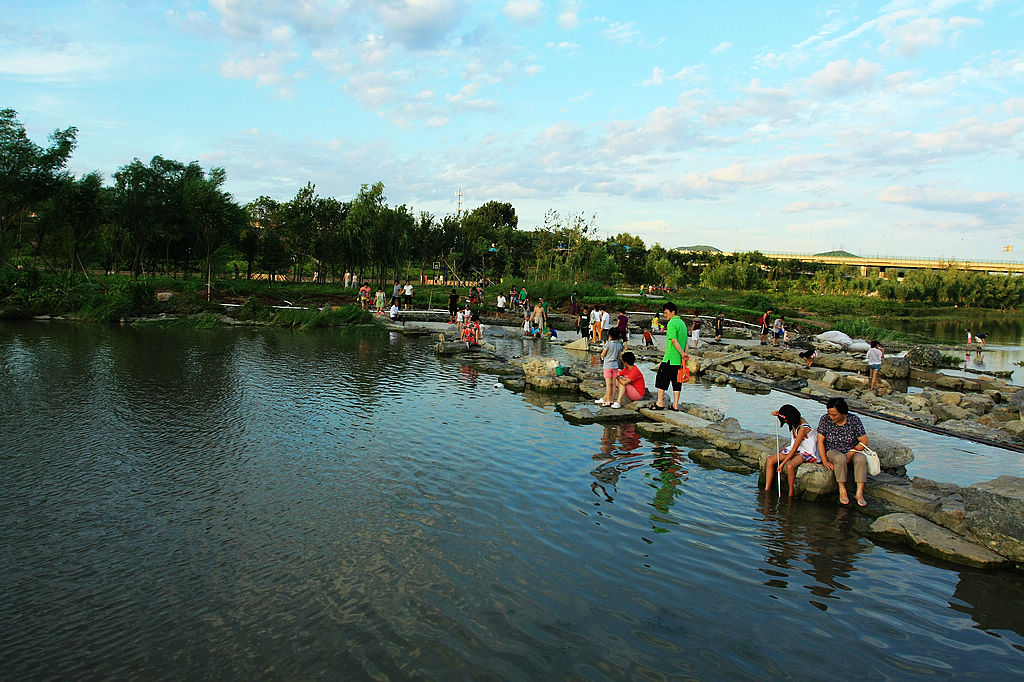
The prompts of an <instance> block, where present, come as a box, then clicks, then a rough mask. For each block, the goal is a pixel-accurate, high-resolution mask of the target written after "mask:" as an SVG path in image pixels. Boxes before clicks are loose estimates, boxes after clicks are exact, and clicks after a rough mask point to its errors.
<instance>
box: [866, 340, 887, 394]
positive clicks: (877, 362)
mask: <svg viewBox="0 0 1024 682" xmlns="http://www.w3.org/2000/svg"><path fill="white" fill-rule="evenodd" d="M884 357H885V349H884V348H882V347H881V346H879V345H878V341H872V342H871V348H868V352H867V353H866V354H865V356H864V360H865V361H866V362H867V363H868V372H869V373H870V374H871V390H872V391H873V390H875V382H877V381H878V373H879V371H881V369H882V358H884Z"/></svg>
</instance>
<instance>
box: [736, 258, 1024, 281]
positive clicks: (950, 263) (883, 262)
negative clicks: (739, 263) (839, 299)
mask: <svg viewBox="0 0 1024 682" xmlns="http://www.w3.org/2000/svg"><path fill="white" fill-rule="evenodd" d="M726 255H732V254H726ZM763 255H764V257H765V258H773V259H776V260H797V261H802V262H804V263H825V264H827V265H853V266H857V267H860V268H865V269H866V268H879V269H880V270H881V271H882V274H883V276H884V274H885V271H886V270H948V269H955V270H973V271H976V272H1006V273H1014V274H1024V262H1021V261H1011V260H1004V261H979V260H954V259H951V258H898V257H895V256H853V257H851V256H816V255H814V254H812V253H764V254H763Z"/></svg>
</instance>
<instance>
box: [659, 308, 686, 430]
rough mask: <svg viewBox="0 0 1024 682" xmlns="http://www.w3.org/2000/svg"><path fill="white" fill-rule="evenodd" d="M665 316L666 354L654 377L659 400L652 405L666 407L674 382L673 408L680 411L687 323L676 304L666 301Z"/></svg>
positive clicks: (661, 408) (660, 407)
mask: <svg viewBox="0 0 1024 682" xmlns="http://www.w3.org/2000/svg"><path fill="white" fill-rule="evenodd" d="M662 314H663V315H664V316H665V320H666V327H665V356H664V357H663V358H662V359H661V365H659V366H658V374H657V375H656V376H655V378H654V387H655V388H657V389H658V400H657V401H656V402H655V403H654V405H652V406H651V409H652V410H664V409H665V391H666V390H668V386H669V384H672V393H673V397H674V400H673V402H672V409H673V410H674V411H676V412H678V411H679V394H680V393H681V392H682V390H683V384H682V382H680V381H679V367H680V366H681V365H682V364H683V355H684V354H685V352H686V340H687V339H686V325H685V324H683V320H682V319H681V318H680V317H679V316H678V315H676V304H675V303H673V302H672V301H666V302H665V306H664V308H663V309H662Z"/></svg>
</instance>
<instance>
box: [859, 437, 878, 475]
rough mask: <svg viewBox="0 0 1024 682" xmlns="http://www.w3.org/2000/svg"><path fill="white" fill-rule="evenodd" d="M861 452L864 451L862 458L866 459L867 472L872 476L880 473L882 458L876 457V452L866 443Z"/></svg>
mask: <svg viewBox="0 0 1024 682" xmlns="http://www.w3.org/2000/svg"><path fill="white" fill-rule="evenodd" d="M861 452H863V453H864V459H866V460H867V461H868V473H869V474H870V475H872V476H877V475H878V474H880V473H882V460H880V459H878V453H877V452H875V451H874V450H872V449H871V448H869V447H868V446H866V445H865V446H864V449H863V450H861Z"/></svg>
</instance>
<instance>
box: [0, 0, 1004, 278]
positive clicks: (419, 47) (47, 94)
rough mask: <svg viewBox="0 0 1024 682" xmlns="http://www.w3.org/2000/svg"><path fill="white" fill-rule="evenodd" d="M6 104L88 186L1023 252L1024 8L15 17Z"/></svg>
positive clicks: (1, 45)
mask: <svg viewBox="0 0 1024 682" xmlns="http://www.w3.org/2000/svg"><path fill="white" fill-rule="evenodd" d="M0 10H2V11H0V17H2V18H0V36H2V37H0V91H2V93H3V96H2V97H0V106H3V107H11V108H14V109H16V110H17V111H18V113H19V115H20V118H21V120H22V122H23V123H24V124H25V125H26V127H27V128H28V131H29V133H30V135H32V136H33V137H34V138H36V139H39V140H42V139H43V138H45V136H46V134H47V133H48V132H50V131H52V130H53V129H54V128H57V127H65V126H67V125H75V126H77V127H78V128H79V129H80V134H79V148H78V150H77V152H76V153H75V157H74V160H73V164H72V169H73V171H74V172H76V173H82V172H88V171H91V170H99V171H101V172H103V173H105V174H106V175H107V177H108V178H109V176H110V175H111V174H112V173H113V172H114V170H116V169H117V167H119V166H121V165H123V164H125V163H127V162H129V161H131V159H132V158H134V157H139V158H141V159H143V160H144V161H148V159H149V158H150V157H152V156H153V155H154V154H162V155H164V156H167V157H170V158H174V159H178V160H180V161H185V162H187V161H191V160H196V159H197V160H199V161H200V162H201V163H202V164H203V165H204V166H206V167H211V166H223V167H224V168H226V169H227V173H228V187H229V189H230V191H232V192H233V193H234V195H235V196H236V198H238V199H239V200H240V201H243V202H245V201H248V200H250V199H253V198H255V197H256V196H259V195H260V194H268V195H270V196H273V197H275V198H277V199H282V200H284V199H288V198H290V197H291V196H293V195H294V194H295V192H296V191H297V190H298V189H299V188H300V187H301V186H303V185H304V184H305V183H306V182H307V181H311V182H313V183H314V184H316V186H317V191H318V192H319V193H320V194H322V195H329V196H335V197H338V198H341V199H346V198H350V197H351V196H353V195H354V194H355V193H356V192H357V191H358V190H359V186H360V184H362V183H373V182H376V181H378V180H381V181H383V182H384V184H385V187H386V194H387V196H388V200H389V202H390V203H393V204H398V203H405V204H407V205H409V206H410V207H412V208H413V209H414V210H416V211H421V210H425V211H430V212H432V213H434V214H436V215H439V216H440V215H444V214H446V213H450V212H454V210H455V193H456V191H457V190H458V189H459V188H461V190H462V193H463V205H464V207H469V208H472V207H475V206H478V205H480V204H482V203H484V202H486V201H489V200H492V199H496V200H500V201H508V202H511V203H512V204H513V205H514V206H515V207H516V210H517V212H518V214H519V218H520V226H521V227H523V228H526V229H529V228H531V227H534V226H538V225H541V224H542V223H543V220H544V213H545V211H546V210H548V209H556V210H558V211H559V212H560V213H561V214H562V215H567V214H573V213H577V214H582V215H585V216H588V217H589V216H591V215H596V225H597V227H598V230H599V233H600V234H602V235H614V234H616V233H618V232H623V231H626V232H631V233H634V234H639V235H640V236H641V237H643V238H644V239H645V240H646V241H647V242H649V243H653V242H658V243H661V244H662V245H664V246H667V247H674V246H680V245H689V244H698V243H700V244H712V245H715V246H717V247H719V248H721V249H723V250H732V249H733V248H734V247H735V246H737V245H738V246H739V247H740V249H742V250H751V249H760V250H762V251H779V250H785V251H795V252H809V251H823V250H828V249H833V248H840V247H842V248H845V249H847V250H849V251H853V252H855V253H862V254H874V253H891V254H899V255H904V256H910V255H920V256H939V257H949V258H960V259H971V258H976V259H979V260H980V259H995V260H998V259H1000V258H1004V257H1006V254H1005V253H1004V252H1003V246H1004V245H1006V244H1011V245H1013V247H1014V253H1013V258H1014V259H1015V260H1022V259H1024V238H1022V237H1024V229H1022V228H1024V163H1022V162H1024V41H1022V39H1021V36H1024V5H1022V4H1021V3H1020V2H1018V1H1016V0H1014V1H1000V0H991V1H986V0H974V1H973V2H958V1H956V0H936V1H934V2H892V3H877V2H840V3H809V2H739V1H735V2H711V1H707V2H689V1H687V2H683V1H678V2H592V1H587V0H580V1H576V2H574V1H563V0H552V1H542V0H508V1H505V2H469V1H466V0H362V1H355V0H351V1H344V0H343V1H339V2H332V1H330V0H305V1H303V2H277V1H274V0H210V1H209V2H200V1H198V0H196V1H192V0H185V1H182V2H167V3H157V2H149V1H147V0H138V1H135V2H113V1H110V0H93V1H88V2H50V1H48V2H42V3H28V2H11V1H10V0H0Z"/></svg>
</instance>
